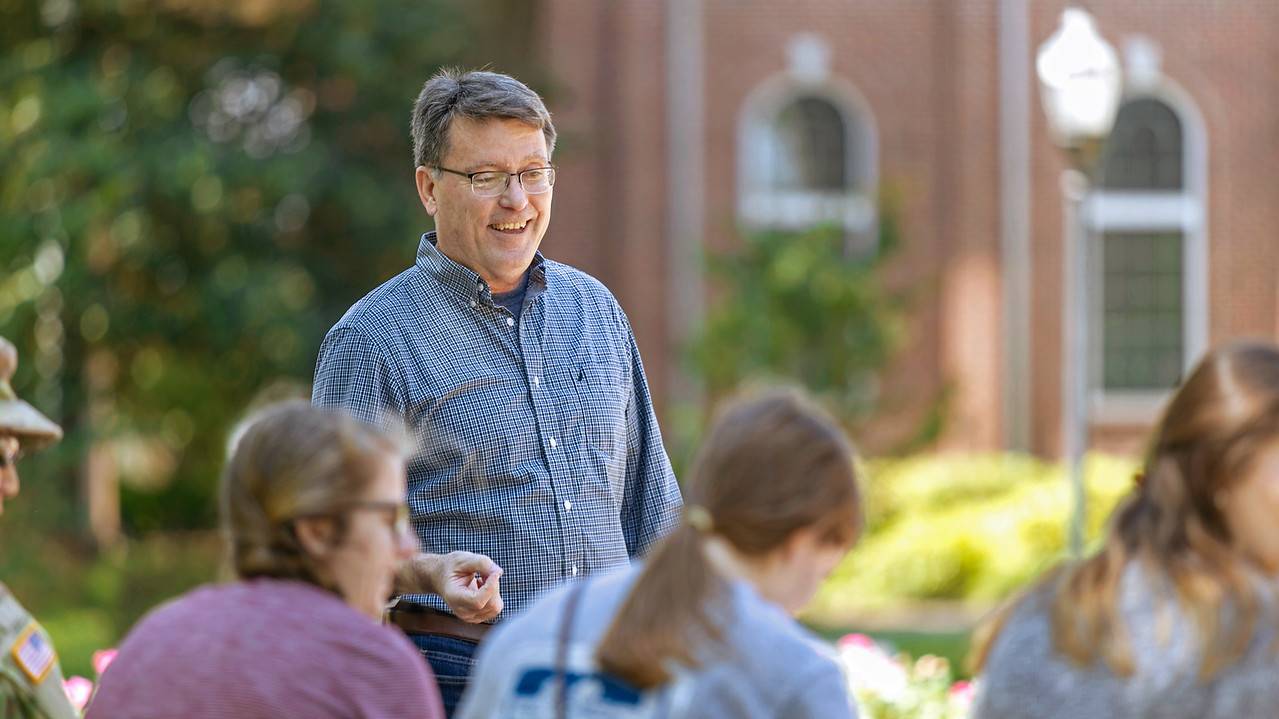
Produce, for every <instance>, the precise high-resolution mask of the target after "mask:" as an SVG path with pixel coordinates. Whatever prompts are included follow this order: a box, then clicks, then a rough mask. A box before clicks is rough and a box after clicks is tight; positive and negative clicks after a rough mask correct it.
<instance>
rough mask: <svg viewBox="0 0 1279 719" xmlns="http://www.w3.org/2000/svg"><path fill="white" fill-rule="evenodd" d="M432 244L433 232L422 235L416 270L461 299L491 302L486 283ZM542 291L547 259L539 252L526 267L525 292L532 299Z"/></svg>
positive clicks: (433, 239) (434, 239)
mask: <svg viewBox="0 0 1279 719" xmlns="http://www.w3.org/2000/svg"><path fill="white" fill-rule="evenodd" d="M435 243H436V235H435V230H431V231H430V232H427V233H424V234H423V235H422V241H421V242H420V243H418V246H417V262H416V264H417V267H418V269H420V270H421V271H423V272H425V273H426V274H428V275H430V276H432V277H434V278H435V279H437V280H439V282H440V284H441V285H443V286H444V287H445V288H446V289H448V290H449V291H450V292H453V293H456V294H457V295H458V296H460V297H462V299H465V300H474V299H482V300H484V301H485V302H489V303H491V302H492V294H491V293H490V291H489V285H488V283H487V282H485V281H484V280H483V279H482V278H481V277H480V276H479V275H478V274H476V273H475V272H474V271H472V270H471V269H470V268H468V267H465V266H464V265H461V264H459V263H458V262H455V261H454V260H452V259H450V258H449V257H447V256H445V254H444V253H443V252H440V250H439V248H438V247H436V246H435ZM544 289H546V258H545V257H543V256H542V252H541V251H540V250H539V251H538V252H536V253H534V255H533V263H532V264H531V265H529V272H528V289H527V292H528V294H529V295H530V296H532V295H535V294H537V293H538V292H541V291H542V290H544Z"/></svg>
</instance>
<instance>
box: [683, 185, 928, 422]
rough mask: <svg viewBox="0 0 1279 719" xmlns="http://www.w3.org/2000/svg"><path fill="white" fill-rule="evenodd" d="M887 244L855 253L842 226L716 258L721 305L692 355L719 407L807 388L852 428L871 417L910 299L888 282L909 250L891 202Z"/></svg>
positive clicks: (883, 234)
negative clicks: (774, 389)
mask: <svg viewBox="0 0 1279 719" xmlns="http://www.w3.org/2000/svg"><path fill="white" fill-rule="evenodd" d="M878 237H879V242H878V244H877V245H876V247H875V250H874V251H872V252H867V253H855V252H850V251H849V250H848V243H847V242H846V238H845V236H844V234H843V232H842V231H841V230H840V229H838V228H835V227H818V228H814V229H812V230H808V231H803V232H761V233H754V234H748V235H746V236H745V237H743V239H742V242H741V244H740V245H739V247H738V248H737V249H735V250H733V251H732V252H729V253H726V254H722V255H719V256H716V257H712V258H711V259H710V261H709V269H710V272H711V276H712V278H713V280H714V288H715V289H714V291H715V303H714V306H713V307H712V309H711V310H710V312H709V313H708V315H707V318H706V322H705V325H704V327H703V328H702V331H701V334H700V336H699V337H698V338H697V340H696V341H695V343H694V345H693V348H692V352H691V357H692V362H693V365H694V367H695V368H696V370H697V371H698V373H699V375H700V376H701V377H702V378H703V380H704V381H705V383H706V389H707V393H708V394H709V396H710V399H712V400H715V399H718V398H720V397H723V396H724V395H726V394H728V393H729V392H731V391H732V390H733V389H735V388H737V387H739V386H741V385H743V384H751V383H756V382H785V383H791V384H794V383H798V384H800V385H802V386H803V387H804V388H805V389H807V390H808V391H809V392H811V393H813V394H814V395H816V396H817V397H818V398H819V399H821V400H822V401H823V403H824V404H826V405H827V406H828V407H829V408H830V409H832V411H834V412H835V413H836V414H837V416H838V417H839V418H840V419H841V420H842V421H843V422H844V423H845V424H847V425H849V426H855V425H856V424H857V423H859V422H861V421H864V420H866V419H867V418H869V417H870V416H871V415H872V414H873V412H874V411H875V410H876V408H877V407H879V406H880V404H881V401H880V400H881V397H880V392H879V386H880V380H881V376H882V373H883V371H884V370H885V368H886V366H887V365H888V363H889V362H890V361H891V359H892V357H893V355H894V353H895V352H896V351H897V350H898V349H899V348H900V347H901V345H902V342H903V340H904V325H905V323H904V313H905V309H906V303H907V300H908V295H907V294H906V293H903V292H896V291H892V290H890V289H887V288H885V287H884V285H883V282H882V281H881V274H882V272H881V268H882V267H883V265H884V264H885V262H887V261H888V260H889V258H890V257H891V256H892V254H893V253H894V251H895V250H896V248H897V246H898V242H899V238H898V226H897V213H896V211H895V207H894V205H892V204H891V203H887V204H886V205H885V207H884V208H883V209H882V211H881V218H880V224H879V236H878ZM925 431H928V430H927V428H921V432H925Z"/></svg>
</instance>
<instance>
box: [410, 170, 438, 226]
mask: <svg viewBox="0 0 1279 719" xmlns="http://www.w3.org/2000/svg"><path fill="white" fill-rule="evenodd" d="M414 180H416V181H417V196H418V199H419V200H421V201H422V207H425V208H426V214H428V215H430V216H431V217H435V213H436V212H437V211H438V210H439V209H440V206H439V204H438V203H436V201H435V189H436V187H437V186H438V183H436V181H435V176H434V174H432V173H431V171H430V170H428V169H426V167H424V166H422V165H418V166H417V171H416V172H414Z"/></svg>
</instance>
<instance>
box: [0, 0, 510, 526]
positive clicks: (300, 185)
mask: <svg viewBox="0 0 1279 719" xmlns="http://www.w3.org/2000/svg"><path fill="white" fill-rule="evenodd" d="M519 5H521V3H516V2H511V1H508V2H498V1H497V0H493V1H489V2H476V3H461V2H447V1H445V0H419V1H418V2H415V3H411V4H404V3H398V2H392V1H391V0H368V1H366V2H359V3H352V2H343V1H342V0H228V1H224V2H212V1H209V0H82V1H81V2H76V1H75V0H42V1H41V2H32V1H30V0H0V47H3V48H4V52H3V54H0V334H4V335H6V336H8V337H10V338H12V339H13V340H14V341H15V342H16V343H17V344H18V345H19V347H20V349H21V351H22V353H23V366H22V367H21V368H20V372H21V373H20V375H19V376H18V377H17V378H16V383H17V385H18V386H19V387H23V388H28V389H32V390H33V391H32V395H31V396H32V398H33V400H34V401H35V402H36V403H37V404H38V405H39V406H41V408H42V409H44V410H46V411H47V412H49V413H50V414H52V415H54V416H55V417H58V418H59V419H60V420H61V421H63V423H64V425H65V427H66V429H67V430H68V439H67V441H66V442H64V444H63V445H62V447H61V448H60V449H59V450H57V453H58V454H57V455H56V456H57V457H60V458H61V459H62V462H61V465H60V467H61V469H60V470H59V471H58V472H57V474H58V475H60V476H61V477H62V479H61V480H60V486H61V489H62V490H66V491H67V492H73V491H74V488H75V468H76V467H78V466H79V464H80V463H82V462H83V461H84V459H85V457H86V456H87V454H86V453H87V452H88V450H89V448H90V447H91V446H92V447H99V448H105V456H106V457H107V461H109V462H110V463H111V464H112V466H114V467H115V468H117V469H118V471H119V473H120V477H121V479H122V481H124V483H125V487H126V491H125V495H124V502H125V507H124V510H125V511H124V513H125V518H126V521H127V523H128V524H129V525H130V526H132V527H133V528H135V529H150V528H153V527H183V526H208V525H209V524H211V523H212V521H213V517H214V515H215V509H214V507H215V504H216V503H215V502H214V501H213V487H214V486H215V484H216V475H217V471H218V467H219V465H220V463H221V455H222V449H223V443H224V441H225V436H226V428H227V427H228V425H229V424H230V423H231V422H233V421H234V420H235V418H236V417H238V416H239V415H240V414H241V413H242V412H243V410H244V408H245V406H246V404H247V403H248V402H249V401H250V399H251V398H252V397H254V396H255V395H256V394H258V393H259V392H261V391H263V390H264V388H268V387H270V386H272V385H273V384H276V383H279V382H280V381H282V380H283V381H285V382H291V383H295V384H301V385H305V383H307V382H309V380H310V374H311V368H312V365H313V362H314V359H315V352H316V348H317V347H318V344H319V340H320V338H321V337H322V334H323V332H324V331H325V330H326V329H327V328H328V326H330V325H331V324H332V323H333V322H334V321H336V320H337V318H338V317H339V316H340V315H341V313H342V311H343V310H344V309H345V308H346V307H347V306H348V305H349V304H350V303H351V302H352V301H353V300H354V299H355V298H357V297H358V296H360V295H361V294H363V293H364V292H367V291H368V290H369V289H371V288H372V287H373V286H374V285H376V284H377V283H378V282H380V281H382V280H383V279H385V278H386V277H388V276H390V275H391V274H393V273H395V272H397V271H399V270H400V269H402V268H403V267H405V266H407V264H408V263H409V262H410V261H411V258H412V252H413V248H414V247H415V244H416V237H417V235H418V234H419V233H420V232H421V231H423V230H424V229H427V227H429V225H428V224H427V218H426V217H425V215H424V213H423V212H422V211H421V209H420V205H419V203H418V200H417V197H416V194H415V191H414V189H413V184H412V179H411V178H412V162H411V154H410V141H409V138H408V130H407V128H408V116H409V110H410V108H411V105H412V102H413V99H414V97H415V96H416V93H417V90H418V88H419V87H420V85H421V83H422V81H424V80H425V79H426V77H427V76H429V74H430V73H431V72H433V71H434V70H435V69H436V68H437V67H438V66H440V65H442V64H455V63H456V64H465V65H476V64H483V63H485V62H488V61H489V60H491V59H492V58H489V57H485V56H484V55H483V54H482V53H483V50H482V48H483V45H484V44H483V43H479V42H474V41H473V40H474V39H475V38H482V37H495V38H503V37H511V36H517V35H518V36H520V37H527V36H528V35H529V34H530V29H529V28H503V27H501V26H500V23H501V22H502V18H504V17H509V18H513V19H515V20H519V19H521V18H525V19H526V18H527V13H526V12H524V11H520V10H518V8H514V9H513V10H512V12H511V13H506V14H504V13H503V12H501V10H502V8H503V6H519ZM495 42H498V41H495ZM500 42H501V43H502V47H503V52H504V53H505V54H504V55H502V56H500V57H499V59H506V60H507V61H512V58H511V54H512V51H511V49H510V47H511V45H512V44H511V43H507V42H505V41H500ZM516 44H517V45H518V43H516ZM524 47H527V46H526V45H525V46H524ZM504 69H507V70H508V71H514V72H521V71H522V69H521V68H509V67H508V68H504ZM526 76H527V75H526ZM50 481H53V480H50Z"/></svg>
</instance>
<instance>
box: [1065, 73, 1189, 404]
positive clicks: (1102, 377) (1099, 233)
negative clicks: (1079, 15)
mask: <svg viewBox="0 0 1279 719" xmlns="http://www.w3.org/2000/svg"><path fill="white" fill-rule="evenodd" d="M1179 104H1182V105H1183V106H1186V107H1187V108H1188V109H1187V111H1186V112H1184V113H1183V112H1178V110H1177V109H1174V106H1173V104H1171V103H1170V102H1169V101H1168V100H1166V99H1164V98H1162V97H1158V96H1137V97H1132V98H1128V99H1127V100H1126V101H1125V102H1124V103H1123V104H1122V105H1121V106H1120V108H1119V113H1118V115H1117V116H1116V118H1115V126H1114V129H1113V131H1112V132H1111V135H1110V138H1109V140H1108V141H1107V143H1106V147H1105V150H1104V151H1103V154H1102V163H1101V168H1100V171H1099V176H1098V178H1097V189H1096V190H1095V191H1094V192H1093V194H1092V197H1090V198H1089V202H1088V208H1087V210H1086V212H1085V217H1086V220H1087V221H1088V222H1089V223H1090V225H1091V229H1092V231H1093V236H1094V237H1095V238H1096V245H1095V246H1096V248H1097V251H1096V252H1093V253H1091V255H1092V258H1093V259H1092V261H1091V262H1090V264H1091V268H1092V272H1091V273H1092V276H1093V278H1094V281H1095V284H1093V287H1094V295H1093V302H1092V304H1093V314H1094V317H1096V318H1097V319H1098V320H1099V321H1098V322H1095V323H1093V327H1095V328H1096V329H1095V331H1094V333H1093V334H1094V338H1095V340H1096V341H1095V342H1094V344H1093V347H1094V348H1096V349H1095V351H1094V355H1093V363H1092V364H1093V372H1092V375H1093V389H1094V397H1095V398H1096V400H1097V403H1099V404H1100V405H1101V407H1100V409H1101V410H1102V414H1103V415H1104V414H1105V407H1106V405H1107V403H1110V404H1112V405H1113V404H1116V402H1118V403H1120V404H1122V403H1123V402H1124V401H1126V400H1127V401H1130V400H1133V399H1137V400H1141V399H1142V398H1148V399H1150V400H1157V399H1158V398H1162V397H1163V396H1164V395H1165V394H1166V393H1167V392H1168V391H1169V390H1171V389H1172V388H1174V387H1176V386H1177V384H1178V383H1179V382H1180V381H1181V379H1182V375H1183V374H1184V372H1185V371H1186V370H1187V369H1188V368H1189V366H1190V365H1191V364H1192V363H1193V362H1194V361H1195V360H1196V359H1197V358H1198V355H1199V354H1200V353H1201V352H1202V351H1203V350H1204V347H1205V345H1206V342H1207V337H1206V335H1207V319H1206V313H1207V293H1206V284H1207V275H1206V269H1205V265H1206V261H1205V260H1206V256H1207V251H1206V242H1207V239H1206V233H1205V228H1204V222H1203V218H1204V212H1203V205H1204V190H1205V187H1204V185H1205V184H1206V182H1205V179H1204V174H1205V168H1206V162H1205V160H1204V152H1205V149H1204V143H1203V139H1202V129H1201V127H1202V126H1201V125H1195V126H1194V127H1192V128H1191V129H1195V130H1198V132H1196V133H1194V134H1196V135H1197V137H1195V138H1192V137H1189V136H1188V135H1189V134H1191V133H1188V132H1187V129H1188V128H1187V122H1186V120H1187V118H1190V119H1197V115H1195V114H1194V113H1193V108H1190V107H1189V106H1188V103H1186V102H1184V101H1183V102H1182V103H1179ZM1192 139H1194V140H1197V141H1192Z"/></svg>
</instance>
